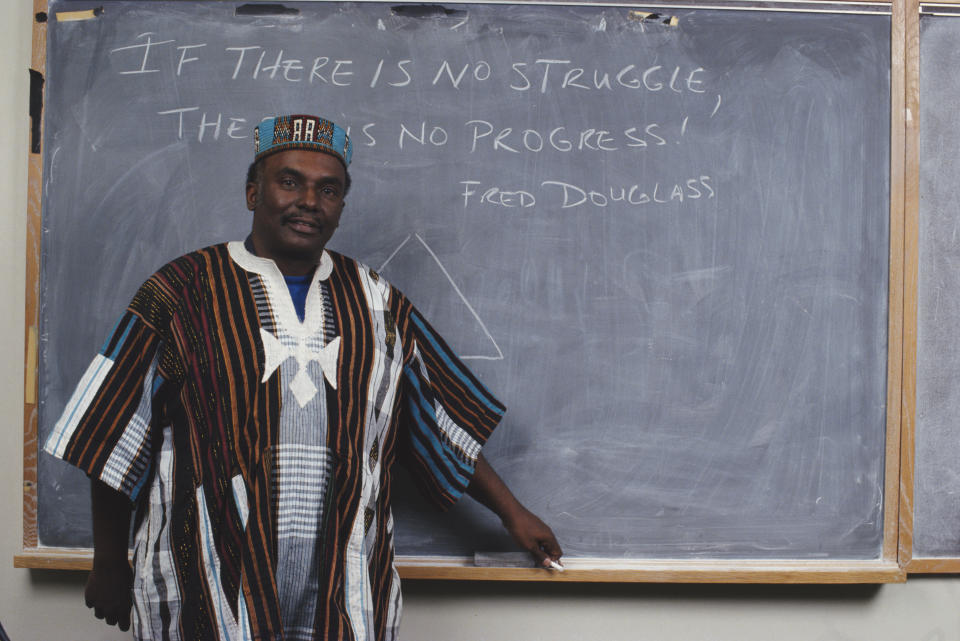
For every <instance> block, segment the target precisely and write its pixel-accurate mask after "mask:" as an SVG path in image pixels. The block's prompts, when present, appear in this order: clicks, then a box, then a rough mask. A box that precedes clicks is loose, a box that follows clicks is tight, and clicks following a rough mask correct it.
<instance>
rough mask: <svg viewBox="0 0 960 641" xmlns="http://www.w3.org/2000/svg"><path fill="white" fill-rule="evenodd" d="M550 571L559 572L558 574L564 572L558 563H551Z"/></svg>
mask: <svg viewBox="0 0 960 641" xmlns="http://www.w3.org/2000/svg"><path fill="white" fill-rule="evenodd" d="M550 569H551V570H557V571H558V572H563V566H562V565H560V564H559V563H557V562H556V561H550Z"/></svg>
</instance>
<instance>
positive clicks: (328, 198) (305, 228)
mask: <svg viewBox="0 0 960 641" xmlns="http://www.w3.org/2000/svg"><path fill="white" fill-rule="evenodd" d="M345 182H346V173H345V172H344V169H343V165H341V164H340V161H339V160H337V159H336V158H335V157H333V156H331V155H329V154H324V153H320V152H316V151H304V150H299V149H292V150H288V151H281V152H278V153H275V154H273V155H271V156H267V157H266V158H265V159H264V160H263V165H262V167H261V169H260V172H259V180H257V181H256V182H252V183H247V208H248V209H250V210H252V211H253V228H252V231H251V236H252V239H253V246H254V248H255V249H256V252H257V254H258V255H259V256H262V257H264V258H270V259H272V260H273V261H274V262H275V263H276V264H277V267H279V268H280V271H281V272H282V273H283V274H285V275H287V276H294V275H302V274H306V273H309V272H310V271H312V270H313V268H314V266H315V265H316V264H317V262H319V260H320V256H321V254H322V253H323V248H324V246H325V245H326V244H327V241H329V240H330V237H331V236H333V232H334V231H335V230H336V229H337V225H338V224H339V223H340V213H341V212H342V211H343V198H344V186H345Z"/></svg>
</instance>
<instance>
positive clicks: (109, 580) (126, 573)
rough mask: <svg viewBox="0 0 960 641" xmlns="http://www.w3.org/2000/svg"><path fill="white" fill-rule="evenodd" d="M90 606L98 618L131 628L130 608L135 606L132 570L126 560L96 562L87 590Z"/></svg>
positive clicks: (124, 627) (86, 597)
mask: <svg viewBox="0 0 960 641" xmlns="http://www.w3.org/2000/svg"><path fill="white" fill-rule="evenodd" d="M84 598H85V599H86V601H87V607H88V608H93V614H94V615H95V616H96V617H97V618H98V619H104V620H105V621H106V622H107V623H108V624H109V625H115V626H118V627H119V628H120V629H121V630H123V631H124V632H126V631H127V630H129V629H130V608H131V607H132V605H133V570H131V569H130V564H129V563H127V561H126V559H124V560H123V561H122V562H111V563H99V564H98V563H96V562H95V563H94V568H93V572H91V573H90V576H89V577H88V578H87V588H86V590H85V591H84Z"/></svg>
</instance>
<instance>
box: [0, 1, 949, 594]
mask: <svg viewBox="0 0 960 641" xmlns="http://www.w3.org/2000/svg"><path fill="white" fill-rule="evenodd" d="M294 1H295V0H294ZM518 1H519V2H523V1H524V0H518ZM958 1H960V0H958ZM539 4H587V3H582V2H580V3H569V2H543V3H539ZM598 4H618V5H619V6H634V4H635V3H598ZM710 4H713V6H712V7H711V8H728V9H730V8H759V9H765V10H792V11H814V12H815V11H824V10H829V9H826V8H825V7H826V6H827V5H830V6H832V7H836V6H837V5H845V6H847V7H849V10H850V12H858V10H859V8H861V7H867V6H868V5H869V6H870V8H872V9H873V11H872V12H876V8H877V7H880V8H881V9H883V11H882V12H883V13H885V14H887V13H889V15H891V33H890V38H891V39H890V44H891V76H890V78H891V119H890V125H891V132H890V144H891V147H890V150H891V154H890V212H889V214H890V253H889V291H888V296H889V298H888V309H889V311H888V344H887V414H886V441H885V442H886V447H885V466H884V469H885V473H884V506H883V507H884V523H883V546H882V552H881V555H880V558H878V559H871V560H866V561H847V560H836V561H791V560H771V561H754V560H749V559H737V560H729V561H727V560H724V561H704V560H690V561H688V560H675V561H674V560H655V561H654V560H651V561H631V562H627V563H624V562H623V561H618V560H606V559H574V560H570V561H569V562H568V563H567V568H568V569H567V571H565V572H563V573H557V572H549V573H548V572H544V571H542V570H535V569H527V568H488V567H483V568H481V567H475V566H474V565H473V563H472V560H471V559H461V558H452V557H451V558H443V559H440V560H438V559H436V558H428V559H421V558H414V557H400V558H398V566H399V571H400V575H401V577H403V578H404V579H457V580H478V581H479V580H483V581H486V580H511V581H551V582H555V581H562V582H569V581H574V582H620V581H623V582H698V583H699V582H704V583H706V582H716V583H885V582H902V581H904V580H906V571H907V570H908V569H909V570H910V571H919V570H914V568H913V567H909V568H907V567H905V566H904V564H905V561H904V559H906V560H907V561H909V560H910V552H911V550H910V537H909V534H910V529H909V526H910V525H911V524H912V518H911V512H910V510H909V499H910V498H911V495H912V486H910V487H907V485H909V484H906V485H905V483H904V482H902V481H904V480H905V477H904V478H902V477H901V466H903V471H904V473H905V474H906V473H912V443H913V441H912V439H913V433H912V426H913V419H912V417H913V414H912V410H913V406H914V396H913V395H914V394H915V378H916V377H915V369H916V345H915V335H916V326H915V325H916V322H915V307H916V271H917V270H916V234H917V231H916V226H917V221H916V207H915V203H916V184H917V176H916V175H917V172H918V169H917V164H916V158H915V153H916V149H915V138H911V135H914V136H915V131H913V129H914V128H915V123H913V122H912V121H911V120H910V119H909V118H905V109H904V106H905V104H904V103H905V101H907V100H911V99H912V101H913V102H911V103H910V104H909V105H908V106H910V107H914V108H915V103H916V99H917V96H916V92H915V89H916V75H915V74H914V75H913V76H911V71H912V69H913V67H912V66H911V65H912V64H914V63H915V62H916V55H915V50H914V46H915V45H916V37H915V36H916V30H915V29H914V27H915V26H916V16H917V9H918V7H917V2H916V0H889V1H886V2H873V1H870V0H848V1H847V2H842V3H837V2H833V3H829V2H820V1H819V0H805V1H802V2H774V3H767V2H764V3H752V2H733V3H691V2H673V3H666V2H650V3H647V4H644V5H642V6H643V7H648V8H649V7H663V8H666V7H672V8H703V7H704V6H705V5H710ZM821 5H822V6H821ZM637 6H638V8H639V7H640V5H637ZM34 11H35V16H36V17H35V21H34V24H33V54H32V65H33V68H34V69H36V70H42V69H45V67H46V19H47V0H34ZM911 55H914V57H913V58H912V59H911V57H910V56H911ZM911 83H913V84H911ZM910 88H912V89H913V90H914V93H913V94H911V93H910V91H909V89H910ZM37 89H38V90H39V87H37ZM914 113H915V112H914ZM36 117H37V118H39V115H37V116H36ZM41 126H42V125H41V124H40V122H39V121H38V122H37V123H36V127H37V129H36V131H39V130H40V129H39V128H40V127H41ZM41 141H42V136H41V137H40V139H39V140H36V141H35V144H34V146H33V148H32V150H31V153H30V154H29V160H28V163H29V170H28V178H29V187H28V188H29V192H28V212H27V267H26V298H25V306H26V321H25V324H26V327H25V330H24V336H25V354H24V362H25V370H24V377H25V379H24V380H25V394H24V450H23V457H24V458H23V497H24V498H23V542H22V552H21V554H19V555H17V556H16V557H15V558H14V565H15V566H16V567H21V568H38V569H39V568H49V569H89V568H90V567H91V565H92V551H91V550H84V549H63V548H48V547H41V546H40V545H39V540H38V534H37V520H38V514H37V462H38V449H39V447H38V414H37V400H38V394H37V392H38V379H37V375H38V373H37V338H38V337H37V326H38V310H39V287H40V259H41V248H40V238H41V186H42V158H43V154H42V145H41V144H40V142H41ZM911 144H913V146H912V147H911ZM911 153H913V154H914V157H913V159H912V162H911V156H910V154H911ZM911 198H912V199H913V200H911ZM911 204H913V205H914V206H913V207H911ZM911 310H913V313H912V314H911ZM901 439H903V441H902V442H901ZM911 478H912V477H911ZM898 534H899V537H898ZM914 567H916V566H914ZM957 569H960V560H957Z"/></svg>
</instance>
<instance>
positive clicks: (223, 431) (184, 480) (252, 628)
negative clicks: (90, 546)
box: [45, 242, 503, 641]
mask: <svg viewBox="0 0 960 641" xmlns="http://www.w3.org/2000/svg"><path fill="white" fill-rule="evenodd" d="M502 414H503V406H502V405H500V403H499V402H498V401H497V400H496V399H495V398H494V397H493V396H492V395H491V394H490V393H489V392H488V391H487V390H486V389H485V388H484V386H483V385H482V384H481V383H480V382H479V381H478V380H477V379H476V378H474V377H473V376H472V375H471V373H470V372H469V371H468V370H467V368H466V367H465V366H464V365H463V364H462V363H461V362H460V361H459V360H458V359H457V358H456V357H455V356H454V355H453V354H452V353H451V351H450V349H449V348H448V347H447V346H446V344H445V343H444V342H443V340H442V339H441V338H440V337H439V336H438V335H437V334H436V333H435V332H434V331H433V329H431V327H430V326H429V325H428V324H427V323H426V321H424V319H423V318H422V317H421V316H420V314H419V313H418V312H417V310H416V309H415V308H414V307H413V306H412V305H411V304H410V303H409V301H407V300H406V299H405V298H404V297H403V295H402V294H400V293H399V292H398V291H397V290H396V289H394V288H393V287H391V286H390V285H389V284H387V283H386V282H384V281H383V280H382V279H381V278H379V277H378V275H377V274H376V273H374V272H373V271H371V270H369V269H368V268H366V267H364V266H363V265H360V264H359V263H357V262H355V261H353V260H351V259H349V258H346V257H344V256H341V255H339V254H336V253H333V252H325V253H324V255H323V258H322V260H321V262H320V265H319V266H318V267H317V269H316V272H315V274H314V277H313V282H312V284H311V286H310V290H309V293H308V295H307V301H306V313H305V316H304V320H303V321H302V322H301V321H300V319H299V317H298V316H297V313H296V311H295V309H294V306H293V302H292V300H291V298H290V294H289V291H288V289H287V286H286V284H285V283H284V280H283V276H282V275H281V273H280V271H279V270H278V269H277V267H276V265H275V264H274V263H273V262H272V261H270V260H267V259H263V258H259V257H257V256H254V255H253V254H251V253H250V252H248V251H247V250H246V249H245V247H244V245H243V243H240V242H234V243H229V244H222V245H215V246H213V247H209V248H206V249H202V250H199V251H197V252H194V253H191V254H188V255H186V256H183V257H181V258H179V259H177V260H175V261H173V262H171V263H169V264H167V265H166V266H164V267H163V268H162V269H160V270H159V271H158V272H157V273H156V274H154V275H153V276H152V277H151V278H150V279H149V280H148V281H147V282H146V283H145V284H144V285H143V286H142V287H141V288H140V290H139V291H138V292H137V294H136V296H135V297H134V299H133V302H132V303H131V304H130V306H129V307H128V308H127V310H126V313H125V314H124V315H123V316H122V317H121V318H120V321H119V322H118V324H117V326H116V328H115V329H114V331H113V332H112V334H111V335H110V337H109V338H108V340H107V341H106V343H105V344H104V346H103V348H102V349H101V351H100V352H99V353H98V354H97V356H96V358H94V360H93V362H92V363H91V365H90V366H89V368H88V369H87V371H86V373H85V375H84V376H83V378H82V380H81V381H80V384H79V385H78V387H77V389H76V391H75V392H74V394H73V396H72V398H71V399H70V402H69V404H68V406H67V408H66V409H65V410H64V412H63V415H62V416H61V418H60V419H59V421H58V422H57V423H56V425H55V427H54V429H53V431H52V433H51V435H50V437H49V439H48V440H47V442H46V444H45V450H46V451H47V452H49V453H51V454H53V455H55V456H58V457H61V458H63V459H64V460H66V461H68V462H70V463H72V464H74V465H76V466H78V467H80V468H81V469H83V470H84V471H85V472H86V473H87V474H88V475H90V476H91V477H93V478H97V479H100V480H102V481H103V482H105V483H106V484H108V485H110V486H111V487H113V488H116V489H117V490H119V491H121V492H124V493H125V494H127V495H128V496H129V497H130V499H131V500H132V501H135V502H136V503H137V505H138V521H137V522H138V525H137V529H136V536H135V547H134V564H135V567H134V570H135V585H134V612H133V625H134V634H135V637H136V638H139V639H182V640H184V641H202V640H206V639H230V640H233V639H240V640H243V639H271V640H274V639H286V640H288V641H291V640H299V639H357V640H364V639H392V638H395V636H396V633H397V629H398V625H399V615H400V589H399V580H398V577H397V574H396V571H395V569H394V566H393V556H394V553H393V545H392V539H393V520H392V517H391V512H390V494H391V486H392V476H391V470H392V468H393V464H394V462H395V461H396V460H398V458H399V459H401V460H402V461H403V462H404V463H405V464H406V466H407V467H408V468H409V469H410V470H411V472H412V476H413V477H414V479H415V480H416V482H417V484H418V485H419V487H420V489H421V490H422V491H423V493H424V494H425V495H426V496H427V497H429V498H430V499H432V500H433V502H434V503H436V504H437V505H438V506H440V507H441V508H443V507H447V506H449V505H451V504H452V503H453V502H454V501H456V500H457V498H459V496H460V495H461V494H462V493H463V492H464V490H465V489H466V487H467V485H468V484H469V481H470V478H471V475H472V473H473V470H474V465H475V462H476V459H477V456H478V454H479V451H480V447H481V446H482V445H483V443H484V442H485V441H486V439H487V437H488V436H489V435H490V433H491V431H492V430H493V428H494V427H495V426H496V424H497V423H498V421H499V420H500V417H501V416H502Z"/></svg>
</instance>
